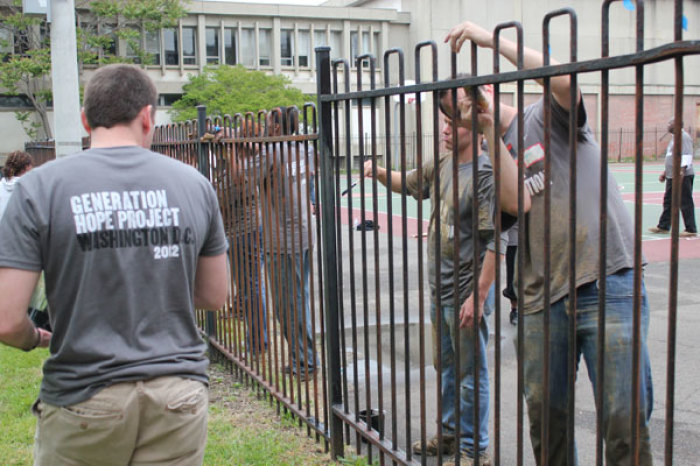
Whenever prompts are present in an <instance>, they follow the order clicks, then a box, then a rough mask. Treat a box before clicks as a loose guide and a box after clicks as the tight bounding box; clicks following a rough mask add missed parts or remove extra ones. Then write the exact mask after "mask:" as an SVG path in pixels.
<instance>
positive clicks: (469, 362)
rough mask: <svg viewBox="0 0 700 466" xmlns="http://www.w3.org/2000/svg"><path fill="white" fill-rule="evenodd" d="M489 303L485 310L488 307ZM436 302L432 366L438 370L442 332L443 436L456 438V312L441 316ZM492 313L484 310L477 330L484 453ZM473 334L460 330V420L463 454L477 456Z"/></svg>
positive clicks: (484, 446)
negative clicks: (439, 336)
mask: <svg viewBox="0 0 700 466" xmlns="http://www.w3.org/2000/svg"><path fill="white" fill-rule="evenodd" d="M488 306H489V302H488V300H487V301H486V304H485V305H484V307H488ZM436 311H437V309H436V306H435V302H433V303H432V305H431V308H430V319H431V321H432V324H433V362H434V364H435V368H436V369H437V367H438V366H437V358H438V351H437V329H438V327H437V326H438V325H440V328H441V331H442V353H441V354H439V357H440V362H441V363H442V373H441V379H442V427H443V434H444V435H455V430H456V428H455V403H456V400H455V398H456V397H455V375H456V373H455V357H454V355H455V341H456V340H455V338H456V337H457V335H456V333H457V332H456V329H455V321H454V320H455V312H459V309H457V310H455V308H454V307H453V306H446V305H443V306H442V312H441V313H440V315H439V319H440V320H439V322H438V315H437V312H436ZM490 313H491V311H490V310H488V311H487V310H486V309H485V310H484V314H485V315H484V317H483V318H482V319H481V323H480V324H479V329H478V338H479V359H478V364H479V448H478V450H479V451H480V452H481V451H485V450H486V449H487V448H488V446H489V371H488V363H487V360H486V347H487V345H488V341H489V329H488V323H487V321H486V315H487V314H490ZM474 336H475V333H474V330H469V329H459V339H460V341H459V343H460V357H459V376H458V377H459V381H460V383H459V385H460V395H459V398H460V420H459V434H460V439H459V446H460V450H462V451H465V452H467V453H468V454H469V455H470V456H474V399H475V398H476V396H475V394H474V364H475V357H474V356H475V355H474Z"/></svg>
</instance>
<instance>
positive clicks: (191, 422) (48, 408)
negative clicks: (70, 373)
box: [33, 376, 209, 466]
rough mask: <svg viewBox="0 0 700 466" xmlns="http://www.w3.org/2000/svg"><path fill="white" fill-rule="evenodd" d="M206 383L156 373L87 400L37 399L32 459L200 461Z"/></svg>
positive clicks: (45, 465)
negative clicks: (69, 402)
mask: <svg viewBox="0 0 700 466" xmlns="http://www.w3.org/2000/svg"><path fill="white" fill-rule="evenodd" d="M208 404H209V394H208V389H207V387H206V386H205V384H203V383H202V382H199V381H196V380H192V379H185V378H181V377H171V376H168V377H159V378H156V379H152V380H146V381H138V382H124V383H118V384H115V385H111V386H109V387H107V388H105V389H103V390H101V391H99V392H98V393H97V394H95V395H94V396H93V397H92V398H90V399H89V400H87V401H83V402H81V403H78V404H75V405H72V406H65V407H59V406H53V405H49V404H47V403H43V402H41V401H38V402H37V403H35V405H34V407H33V411H34V414H35V415H36V417H37V427H36V435H35V437H34V464H35V465H38V466H49V465H100V466H110V465H115V466H117V465H120V466H123V465H146V464H148V465H188V466H189V465H201V464H202V460H203V458H204V448H205V445H206V441H207V408H208Z"/></svg>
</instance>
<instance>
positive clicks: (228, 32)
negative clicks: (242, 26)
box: [224, 28, 236, 65]
mask: <svg viewBox="0 0 700 466" xmlns="http://www.w3.org/2000/svg"><path fill="white" fill-rule="evenodd" d="M224 63H225V64H227V65H235V64H236V29H234V28H226V29H224Z"/></svg>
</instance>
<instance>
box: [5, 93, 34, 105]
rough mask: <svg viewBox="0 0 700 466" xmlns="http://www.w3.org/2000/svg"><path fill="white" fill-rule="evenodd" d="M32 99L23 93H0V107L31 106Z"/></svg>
mask: <svg viewBox="0 0 700 466" xmlns="http://www.w3.org/2000/svg"><path fill="white" fill-rule="evenodd" d="M32 107H33V106H32V101H31V100H29V97H27V96H26V95H25V94H16V95H9V94H0V108H32Z"/></svg>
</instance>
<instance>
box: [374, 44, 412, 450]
mask: <svg viewBox="0 0 700 466" xmlns="http://www.w3.org/2000/svg"><path fill="white" fill-rule="evenodd" d="M392 55H396V56H397V58H398V64H399V86H403V85H404V62H403V51H402V50H401V49H390V50H387V51H385V52H384V87H385V88H388V87H389V86H390V83H389V77H390V75H391V68H390V67H389V58H390V57H391V56H392ZM405 111H406V108H405V96H404V94H399V112H400V116H397V115H394V118H399V123H400V125H401V126H402V127H403V128H404V130H405V121H404V119H405V117H406V114H405ZM384 131H385V132H386V138H385V141H386V145H385V150H386V154H385V162H384V164H385V165H384V166H385V167H386V170H387V182H386V196H387V212H386V216H387V248H388V262H389V348H390V367H391V373H390V378H391V382H390V383H391V401H390V402H391V440H392V447H393V448H394V449H397V448H398V438H397V416H398V411H397V406H398V403H397V401H398V400H397V399H396V314H395V311H396V308H395V303H394V217H393V206H392V204H393V189H392V187H393V182H392V180H393V177H394V176H396V175H395V173H394V169H395V168H394V166H393V164H392V159H391V156H392V153H391V145H392V144H391V142H392V134H391V96H389V95H387V96H385V97H384ZM401 134H402V135H404V136H405V131H402V132H401ZM394 137H396V135H394ZM399 150H400V151H401V153H402V154H403V155H404V161H405V138H403V140H402V141H401V142H399ZM375 160H376V158H375ZM401 168H402V169H401V173H402V175H401V176H402V177H403V173H405V167H404V166H402V167H401ZM405 197H406V195H405V191H404V192H403V193H402V196H401V198H402V199H404V198H405ZM403 238H404V243H405V232H404V236H403ZM404 264H405V261H404ZM403 275H404V277H405V276H406V270H405V268H404V274H403ZM404 290H405V288H404ZM404 310H406V309H405V308H404ZM378 325H379V324H378ZM404 328H408V321H407V320H404ZM379 351H380V350H379V349H378V352H379ZM405 359H408V353H406V354H405ZM406 395H408V393H407V394H406ZM406 407H407V408H408V409H409V411H408V412H406V413H404V415H405V417H406V419H410V407H409V406H406ZM380 412H381V407H380ZM406 435H407V436H408V437H409V438H410V436H411V431H410V424H409V429H407V430H406Z"/></svg>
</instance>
